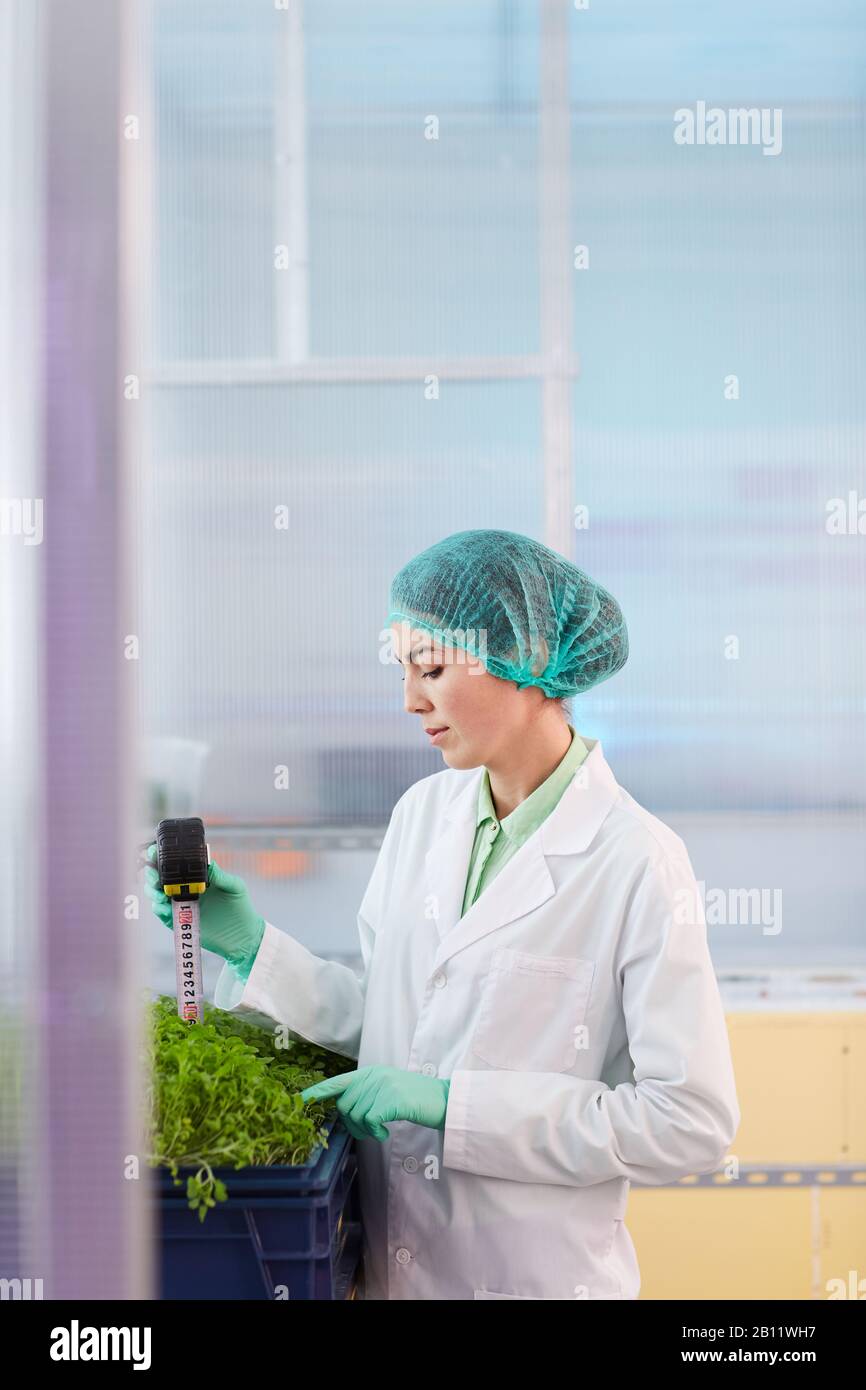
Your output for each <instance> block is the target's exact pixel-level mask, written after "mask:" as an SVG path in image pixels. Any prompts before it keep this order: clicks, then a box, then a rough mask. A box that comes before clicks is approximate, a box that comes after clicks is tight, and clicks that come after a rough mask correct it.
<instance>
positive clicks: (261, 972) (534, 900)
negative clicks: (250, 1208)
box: [215, 738, 740, 1299]
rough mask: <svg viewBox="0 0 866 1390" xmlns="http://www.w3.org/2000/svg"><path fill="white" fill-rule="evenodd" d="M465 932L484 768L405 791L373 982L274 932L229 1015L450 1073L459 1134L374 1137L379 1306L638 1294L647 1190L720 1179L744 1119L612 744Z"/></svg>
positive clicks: (363, 1144) (391, 850)
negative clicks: (638, 1216)
mask: <svg viewBox="0 0 866 1390" xmlns="http://www.w3.org/2000/svg"><path fill="white" fill-rule="evenodd" d="M584 742H585V743H586V744H587V746H588V748H589V750H590V751H589V753H588V756H587V757H586V759H585V760H584V763H583V765H582V766H581V767H580V768H578V770H577V772H576V773H575V776H574V778H573V780H572V781H571V782H570V783H569V785H568V787H567V788H566V790H565V792H564V793H563V795H562V797H561V799H560V801H559V802H558V804H557V805H556V807H555V808H554V810H553V811H552V812H551V814H550V815H549V816H548V817H547V819H546V820H545V821H544V823H543V824H542V825H541V826H540V827H539V829H538V830H536V831H535V832H534V834H532V835H531V836H530V838H529V839H528V840H527V841H525V843H524V844H523V845H522V846H521V847H520V849H519V850H518V851H517V853H516V854H515V855H514V856H513V857H512V858H511V859H510V860H509V861H508V862H507V863H506V865H505V866H504V868H503V869H502V870H501V871H500V873H499V874H498V876H497V877H496V878H495V879H494V880H493V882H492V883H491V884H490V886H489V887H488V888H486V889H485V890H484V892H483V893H482V894H481V896H480V897H479V898H478V900H477V902H475V903H474V904H473V905H472V907H470V909H469V911H468V912H467V913H466V915H465V917H463V918H462V919H461V918H460V909H461V906H462V899H463V892H464V888H465V884H466V875H467V869H468V864H469V856H470V853H471V849H472V843H473V838H474V833H475V817H476V808H477V801H478V785H479V779H480V778H481V776H482V774H483V769H482V768H475V769H471V770H469V771H455V770H453V769H450V768H446V769H444V770H443V771H441V772H437V773H434V774H433V775H432V776H430V777H426V778H424V779H423V780H422V781H420V782H417V783H416V784H415V785H414V786H412V787H410V788H409V789H408V791H406V792H405V793H404V794H403V796H402V797H401V798H400V800H399V801H398V802H397V805H396V806H395V807H394V811H393V813H392V816H391V820H390V823H389V825H388V829H387V831H386V834H385V838H384V840H383V843H382V846H381V849H380V851H379V855H378V858H377V861H376V865H375V867H374V870H373V874H372V876H371V879H370V882H369V885H368V887H367V890H366V892H365V894H364V898H363V901H362V903H361V907H360V911H359V914H358V929H359V932H360V943H361V952H362V959H363V977H362V978H361V979H360V980H359V979H358V977H357V976H356V974H355V972H354V971H352V970H350V969H349V968H348V967H347V966H345V965H341V964H339V963H338V962H334V961H327V960H322V959H320V958H319V957H317V956H315V955H313V954H311V953H310V952H309V951H308V950H307V949H306V948H305V947H303V946H302V945H301V944H300V943H299V942H297V941H295V940H294V939H293V938H292V937H291V936H289V935H287V934H286V933H285V932H283V931H278V930H277V929H276V928H275V927H274V926H272V925H271V924H270V923H268V924H267V925H266V930H265V934H264V936H263V938H262V942H261V946H260V947H259V952H258V956H257V958H256V962H255V964H254V966H253V969H252V971H251V973H250V976H249V979H248V980H247V982H246V984H245V985H244V984H243V982H242V981H240V980H239V979H238V977H237V976H236V975H235V973H234V971H233V970H232V969H231V968H230V967H229V966H228V965H227V966H226V967H225V968H224V970H223V972H222V974H221V975H220V977H219V980H218V983H217V989H216V994H215V1002H216V1004H217V1005H218V1006H219V1007H220V1008H224V1009H229V1010H230V1011H231V1012H233V1013H235V1014H237V1015H239V1016H241V1017H246V1018H248V1019H249V1020H250V1021H253V1022H257V1023H260V1024H262V1025H263V1026H266V1027H273V1025H274V1023H275V1022H280V1023H283V1024H285V1025H287V1026H288V1027H289V1029H290V1030H291V1031H292V1032H294V1033H296V1034H298V1035H299V1036H301V1037H304V1038H308V1039H309V1040H310V1041H312V1042H315V1043H319V1044H320V1045H321V1046H323V1047H327V1048H332V1049H334V1050H335V1051H337V1052H341V1053H343V1054H346V1055H348V1056H351V1057H357V1059H358V1066H359V1067H364V1066H368V1065H371V1064H374V1063H381V1064H383V1065H386V1066H392V1067H401V1068H404V1069H408V1070H411V1071H420V1072H422V1073H423V1074H425V1075H427V1076H439V1077H449V1078H450V1080H451V1089H450V1095H449V1099H448V1108H447V1116H446V1123H445V1129H444V1131H441V1130H433V1129H428V1128H425V1127H422V1126H420V1125H415V1124H411V1123H409V1122H408V1121H399V1122H396V1123H392V1124H390V1125H389V1126H388V1128H389V1131H390V1135H391V1137H390V1139H389V1140H388V1141H387V1142H386V1143H382V1142H380V1141H378V1140H376V1139H365V1140H362V1141H360V1142H359V1143H358V1163H359V1182H360V1195H361V1206H362V1215H363V1224H364V1264H365V1274H366V1288H365V1294H364V1296H365V1297H366V1298H368V1299H369V1298H372V1299H507V1298H517V1299H521V1298H522V1299H527V1298H528V1299H573V1298H591V1299H597V1298H604V1299H620V1298H622V1299H631V1298H636V1297H637V1294H638V1290H639V1287H640V1274H639V1270H638V1264H637V1259H636V1256H635V1250H634V1245H633V1243H632V1240H631V1237H630V1236H629V1233H628V1231H627V1229H626V1227H625V1224H624V1220H623V1218H624V1214H625V1209H626V1201H627V1198H628V1192H629V1183H630V1181H635V1182H639V1183H645V1184H658V1183H666V1182H671V1181H673V1180H676V1179H677V1178H680V1177H683V1176H686V1175H688V1174H693V1173H704V1172H709V1171H712V1170H713V1169H715V1168H716V1167H717V1166H718V1164H719V1163H720V1161H721V1160H722V1159H723V1157H724V1155H725V1153H726V1151H727V1148H728V1145H729V1144H730V1143H731V1141H732V1139H733V1137H734V1134H735V1132H736V1129H737V1126H738V1124H739V1119H740V1112H739V1107H738V1102H737V1096H736V1090H735V1085H734V1075H733V1068H732V1065H731V1055H730V1048H729V1043H728V1035H727V1030H726V1025H725V1019H724V1013H723V1010H722V1004H721V999H720V996H719V991H718V986H717V983H716V979H715V975H714V973H713V967H712V964H711V961H710V956H709V952H708V949H707V942H706V927H705V921H704V915H703V908H702V904H701V900H700V897H699V894H698V891H697V885H696V882H695V877H694V873H693V870H692V866H691V863H690V861H689V857H688V853H687V851H686V848H685V845H684V844H683V841H682V840H681V839H680V838H679V836H677V835H675V834H674V832H673V831H672V830H671V829H670V828H669V827H668V826H666V825H664V824H663V823H662V822H661V821H659V820H658V819H656V817H655V816H653V815H651V814H650V813H649V812H648V811H646V810H645V809H644V808H643V807H642V806H639V805H638V804H637V802H636V801H634V799H633V798H632V797H631V796H630V795H629V794H628V792H626V791H625V790H624V789H623V788H622V787H620V786H619V785H618V784H617V782H616V780H615V778H614V776H613V773H612V772H611V769H610V767H609V765H608V763H607V761H606V759H605V757H604V754H603V751H602V746H601V743H600V742H599V741H598V740H597V739H590V738H585V739H584Z"/></svg>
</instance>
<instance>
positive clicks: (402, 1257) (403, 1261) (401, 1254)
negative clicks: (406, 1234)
mask: <svg viewBox="0 0 866 1390" xmlns="http://www.w3.org/2000/svg"><path fill="white" fill-rule="evenodd" d="M411 1258H412V1256H411V1254H410V1252H409V1251H408V1250H407V1249H406V1247H405V1246H404V1245H401V1246H400V1249H399V1250H398V1251H397V1256H396V1259H397V1263H398V1265H407V1264H408V1263H409V1261H410V1260H411Z"/></svg>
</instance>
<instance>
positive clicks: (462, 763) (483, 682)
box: [391, 622, 544, 768]
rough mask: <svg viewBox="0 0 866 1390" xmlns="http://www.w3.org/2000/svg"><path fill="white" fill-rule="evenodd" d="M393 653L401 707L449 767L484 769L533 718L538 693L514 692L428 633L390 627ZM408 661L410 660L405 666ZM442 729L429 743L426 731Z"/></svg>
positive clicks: (512, 686) (400, 625)
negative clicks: (400, 671)
mask: <svg viewBox="0 0 866 1390" xmlns="http://www.w3.org/2000/svg"><path fill="white" fill-rule="evenodd" d="M391 635H392V643H393V652H394V656H395V658H396V659H397V660H398V661H399V662H400V663H401V665H402V668H403V682H404V686H403V701H404V707H405V709H406V712H407V714H413V715H415V716H416V717H417V718H418V720H419V723H420V724H421V725H422V727H423V728H424V730H425V735H424V736H425V738H427V740H428V742H430V743H431V744H432V746H433V747H434V748H438V749H439V751H440V752H441V754H442V756H443V758H444V759H445V761H446V763H447V764H448V766H449V767H453V768H472V767H481V766H482V765H485V766H488V767H489V766H490V765H491V764H495V763H496V762H498V761H500V760H501V756H502V754H503V753H506V754H507V750H509V749H511V750H513V749H514V748H515V747H519V744H515V742H514V740H515V739H516V738H517V739H519V737H520V735H521V732H522V731H523V730H525V729H526V728H527V727H528V725H529V723H530V722H531V721H532V718H533V716H534V713H535V706H536V703H537V702H536V700H535V699H533V696H540V697H541V700H542V701H543V700H544V695H543V693H542V691H540V690H533V689H529V690H527V689H524V690H518V689H517V686H516V685H515V684H514V682H513V681H505V680H500V678H499V677H498V676H491V674H490V672H489V671H487V670H485V668H484V664H483V662H481V661H480V660H479V659H478V658H477V657H475V656H472V655H471V654H470V653H469V652H466V651H463V650H462V649H461V648H458V647H446V646H442V645H440V644H438V643H437V642H436V640H435V638H433V637H431V635H430V633H429V632H425V631H424V630H423V629H420V628H410V626H409V624H408V623H405V622H404V623H394V624H392V626H391ZM410 657H411V660H410ZM437 729H444V730H445V732H444V733H441V734H439V736H438V737H436V738H435V739H434V738H432V737H431V735H430V734H429V733H428V732H426V731H427V730H434V731H435V730H437Z"/></svg>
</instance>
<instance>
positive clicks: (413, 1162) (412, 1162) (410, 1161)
mask: <svg viewBox="0 0 866 1390" xmlns="http://www.w3.org/2000/svg"><path fill="white" fill-rule="evenodd" d="M403 1167H404V1168H405V1170H406V1172H407V1173H417V1171H418V1160H417V1158H413V1157H412V1155H411V1154H409V1155H408V1157H407V1158H404V1159H403Z"/></svg>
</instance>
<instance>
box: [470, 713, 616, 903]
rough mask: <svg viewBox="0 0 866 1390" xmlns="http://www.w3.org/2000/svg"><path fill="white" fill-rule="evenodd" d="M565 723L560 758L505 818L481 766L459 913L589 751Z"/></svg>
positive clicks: (527, 834)
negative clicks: (567, 735)
mask: <svg viewBox="0 0 866 1390" xmlns="http://www.w3.org/2000/svg"><path fill="white" fill-rule="evenodd" d="M568 727H569V729H571V746H570V748H569V750H568V752H567V753H566V755H565V757H564V758H563V759H562V762H561V763H559V765H558V766H557V767H555V768H554V769H553V771H552V772H551V774H550V776H549V777H548V778H547V779H546V781H544V782H542V784H541V786H540V787H536V788H535V791H534V792H532V793H531V794H530V795H529V796H528V797H527V798H526V800H525V801H521V803H520V805H519V806H515V808H514V810H513V811H512V812H511V814H510V815H508V816H506V817H505V819H504V820H500V819H499V817H498V816H497V814H496V809H495V807H494V805H493V797H492V796H491V793H490V775H489V773H488V771H487V768H485V769H484V776H483V777H482V778H481V786H480V788H479V791H478V814H477V817H476V822H475V842H474V844H473V846H472V855H471V857H470V860H469V872H468V874H467V876H466V890H465V892H464V895H463V910H462V912H461V914H460V915H461V917H462V916H464V915H465V914H466V913H467V912H468V911H469V908H470V907H471V906H472V904H473V903H474V902H476V901H477V900H478V898H479V897H480V895H481V894H482V893H483V892H484V889H485V888H488V887H489V886H490V884H491V883H492V882H493V880H494V879H495V877H496V875H497V874H498V873H499V871H500V870H501V869H502V868H503V866H504V865H505V864H507V863H508V861H509V859H510V858H511V856H512V855H513V854H516V853H517V851H518V850H519V849H520V846H521V845H522V844H523V843H524V842H525V841H526V840H528V839H529V837H530V835H533V834H534V833H535V831H536V830H537V829H538V827H539V826H540V825H541V824H542V823H543V822H544V821H545V820H546V819H547V817H548V816H549V815H550V813H551V811H552V810H553V808H554V806H555V805H556V804H557V802H558V801H559V798H560V797H561V796H562V793H563V792H564V791H565V789H566V787H567V786H568V784H569V782H570V781H571V779H572V777H573V776H574V774H575V772H576V771H577V769H578V768H579V767H580V764H581V763H582V762H583V760H584V758H585V757H586V755H587V753H588V752H589V749H588V748H587V746H586V744H585V743H584V741H583V739H582V738H581V737H580V735H579V734H578V733H577V732H576V731H575V729H574V728H573V727H572V725H571V724H569V726H568Z"/></svg>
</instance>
